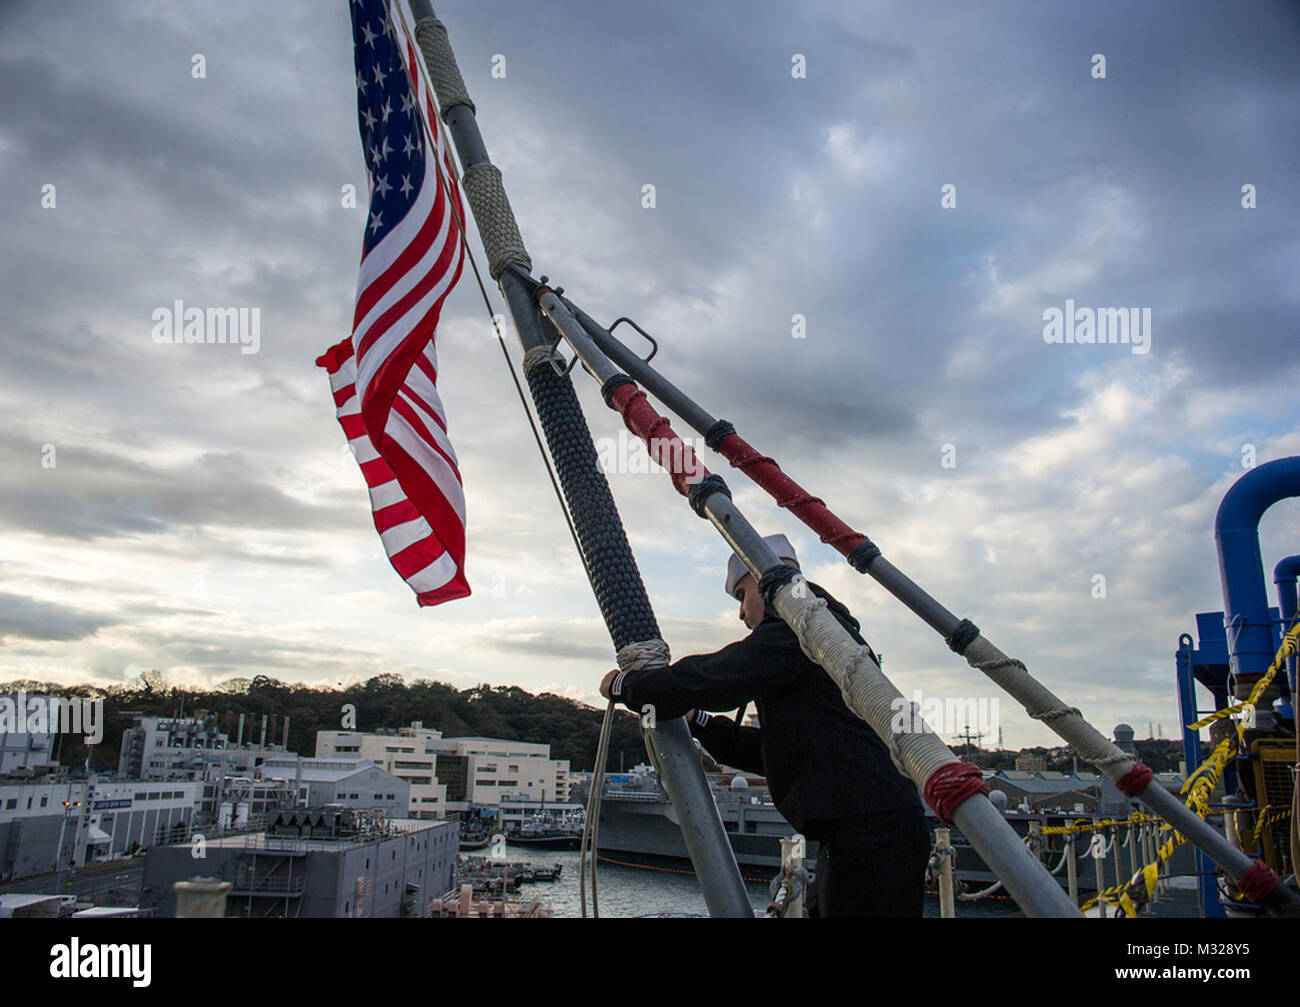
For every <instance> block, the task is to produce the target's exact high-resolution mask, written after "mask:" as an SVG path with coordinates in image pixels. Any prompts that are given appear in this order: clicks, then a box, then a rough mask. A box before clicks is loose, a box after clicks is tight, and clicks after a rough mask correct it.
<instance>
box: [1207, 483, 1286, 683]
mask: <svg viewBox="0 0 1300 1007" xmlns="http://www.w3.org/2000/svg"><path fill="white" fill-rule="evenodd" d="M1294 496H1300V457H1293V458H1279V459H1278V460H1277V461H1271V462H1267V463H1266V464H1264V465H1261V466H1259V467H1258V468H1255V469H1251V470H1250V471H1249V472H1247V473H1246V474H1245V475H1244V476H1242V477H1241V478H1240V479H1238V480H1237V481H1236V482H1235V483H1233V485H1232V488H1231V489H1230V490H1228V492H1227V493H1226V494H1225V495H1224V497H1223V502H1222V503H1221V504H1219V513H1218V514H1217V515H1216V516H1215V518H1214V538H1215V541H1216V542H1217V543H1218V548H1219V577H1220V580H1221V582H1222V584H1223V615H1224V624H1225V626H1226V627H1227V631H1228V653H1229V654H1230V655H1231V658H1232V668H1233V671H1234V672H1235V673H1236V674H1237V675H1239V676H1241V675H1250V676H1256V675H1262V674H1264V672H1266V671H1267V670H1268V666H1269V665H1270V664H1272V663H1273V656H1274V654H1276V653H1277V647H1276V646H1275V644H1274V636H1273V622H1272V619H1271V618H1270V616H1269V611H1268V594H1267V592H1266V590H1265V587H1264V561H1263V559H1262V558H1261V556H1260V552H1259V520H1260V518H1261V517H1263V516H1264V512H1265V511H1266V510H1268V509H1269V508H1270V507H1271V506H1273V504H1275V503H1277V502H1278V501H1279V500H1285V499H1286V498H1287V497H1294ZM1238 698H1241V697H1238Z"/></svg>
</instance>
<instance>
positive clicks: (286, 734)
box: [282, 716, 289, 749]
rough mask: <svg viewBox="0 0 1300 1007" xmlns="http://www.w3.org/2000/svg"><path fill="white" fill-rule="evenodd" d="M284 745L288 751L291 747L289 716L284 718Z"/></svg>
mask: <svg viewBox="0 0 1300 1007" xmlns="http://www.w3.org/2000/svg"><path fill="white" fill-rule="evenodd" d="M282 744H283V745H284V747H285V748H286V749H287V748H288V747H289V718H288V717H287V716H286V717H285V718H284V741H283V742H282Z"/></svg>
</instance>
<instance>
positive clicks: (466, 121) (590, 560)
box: [411, 0, 754, 918]
mask: <svg viewBox="0 0 1300 1007" xmlns="http://www.w3.org/2000/svg"><path fill="white" fill-rule="evenodd" d="M411 13H412V15H413V16H414V17H415V20H416V35H417V39H418V40H419V42H420V46H419V48H420V50H421V55H422V56H423V57H424V59H425V63H426V67H427V69H428V71H429V77H430V79H431V80H432V81H433V85H434V90H435V91H436V92H437V95H438V103H439V106H440V107H441V109H442V116H443V120H444V122H446V124H447V128H448V131H449V132H450V133H451V137H452V141H453V143H454V144H455V147H456V153H457V156H458V157H459V159H460V163H461V168H462V170H463V171H464V172H465V179H464V186H465V191H466V193H467V195H468V196H469V202H470V207H471V210H472V211H473V213H474V218H475V221H476V222H477V224H478V228H479V235H480V237H481V238H482V239H483V246H484V248H485V249H486V250H487V253H488V257H489V260H490V266H491V271H492V275H493V277H494V278H495V279H496V280H497V283H498V284H499V285H500V288H501V292H502V295H503V296H504V297H505V300H506V306H507V309H508V310H509V312H510V315H511V317H512V319H513V320H514V324H515V331H516V333H517V334H518V336H519V341H520V344H521V345H522V347H523V349H524V351H525V355H526V356H525V365H524V366H525V371H526V372H527V371H530V367H529V359H528V356H527V354H528V351H530V350H536V349H539V348H541V347H544V346H547V345H549V344H550V343H551V342H553V338H552V337H550V336H549V335H548V334H547V332H546V328H545V321H544V319H543V318H542V315H541V313H540V312H539V310H538V307H537V304H536V303H535V302H534V300H533V297H532V291H533V289H534V287H535V284H532V283H530V282H529V281H528V280H527V279H526V277H525V276H521V275H520V274H519V273H517V272H515V270H516V269H521V270H523V271H524V273H527V271H528V270H529V269H530V268H531V262H530V261H529V259H528V256H527V253H526V252H525V251H524V249H523V243H522V239H521V238H520V237H519V232H518V226H517V224H516V222H515V218H514V214H513V212H512V211H511V210H510V206H509V202H508V200H506V198H505V191H504V187H503V186H502V185H501V182H500V172H499V171H497V169H496V168H495V167H493V166H492V162H491V160H490V158H489V157H488V153H487V148H486V146H485V145H484V143H483V137H482V134H481V133H480V131H479V127H478V121H477V119H476V118H475V116H474V108H473V105H472V104H471V103H470V102H469V96H468V93H467V92H466V90H465V82H464V80H463V79H462V78H461V75H460V71H459V70H458V69H457V68H456V64H455V57H454V56H453V55H452V53H451V48H450V45H449V44H448V43H447V39H446V29H445V28H444V27H443V25H442V24H441V22H439V21H438V20H437V19H436V17H435V16H434V13H433V8H432V6H431V4H430V3H429V2H428V0H412V2H411ZM540 368H547V369H549V368H550V364H549V362H546V361H542V362H541V363H536V361H535V360H534V368H533V369H540ZM541 377H543V378H546V379H547V380H550V378H549V376H548V375H547V374H546V373H545V372H543V373H542V375H541ZM550 383H551V385H552V386H554V384H555V382H554V381H551V382H550ZM562 385H563V389H562V392H563V394H564V395H565V396H566V401H565V403H563V406H564V408H567V409H569V414H568V415H571V416H573V417H574V419H575V421H576V420H577V419H580V417H581V411H580V409H579V408H578V407H577V405H576V397H574V396H573V390H572V386H571V385H570V383H569V380H568V378H567V377H565V378H564V379H562ZM529 386H530V390H532V392H533V398H534V403H535V404H537V405H538V411H539V415H540V414H541V413H542V405H541V403H539V402H538V391H537V388H536V387H535V385H534V381H533V379H532V377H531V376H530V378H529ZM552 390H553V389H552ZM568 399H572V403H571V404H570V403H569V402H568ZM543 426H546V423H545V417H543ZM552 433H553V431H552V430H550V429H548V430H547V435H548V438H550V437H551V436H552ZM568 433H569V435H570V438H569V441H568V442H567V444H566V447H571V446H572V445H573V442H574V440H575V439H582V440H585V446H586V448H587V449H588V450H590V448H591V438H590V434H589V433H588V432H587V431H586V427H585V423H583V424H582V431H581V433H582V435H583V436H582V438H578V437H577V433H576V432H575V431H573V430H570V431H569V432H568ZM551 447H552V453H553V454H554V453H555V451H556V445H555V443H554V442H552V444H551ZM560 477H561V483H562V484H565V496H566V498H568V499H569V500H570V501H571V506H572V502H573V494H574V492H579V493H580V492H582V491H581V489H578V490H575V489H574V487H573V486H572V485H570V484H568V483H567V482H566V478H565V470H564V468H563V467H560ZM587 478H588V479H590V478H591V475H590V473H587ZM599 481H600V482H601V483H604V476H603V474H599ZM605 494H606V495H607V494H608V487H607V486H605ZM611 506H612V498H611ZM573 516H574V521H575V524H576V525H579V537H580V538H582V539H583V541H584V549H585V547H586V542H587V541H589V540H591V539H592V538H593V537H594V538H600V537H602V536H603V535H604V533H605V530H604V529H600V528H591V527H588V528H586V529H584V528H583V527H582V524H583V521H582V513H581V512H580V511H579V509H578V508H576V507H575V508H574V515H573ZM615 516H616V512H615ZM584 530H585V531H587V532H588V534H587V535H584V534H583V531H584ZM618 532H619V533H620V535H621V532H622V529H621V528H619V529H618ZM624 548H626V545H625V543H624ZM627 558H628V562H629V564H630V563H631V558H630V552H629V553H628V554H627ZM603 561H604V553H603V552H601V551H600V550H597V549H593V554H591V555H588V556H586V557H585V562H586V563H587V564H588V566H589V568H590V569H594V570H595V571H596V573H597V574H599V572H600V567H601V564H602V563H603ZM628 575H629V576H631V575H635V577H636V580H637V583H636V588H638V589H639V592H640V594H641V595H644V586H643V585H641V583H640V577H639V574H638V573H636V571H635V567H634V565H633V566H632V570H631V573H630V574H628ZM599 600H602V599H600V598H599V592H598V601H599ZM645 609H646V614H647V615H648V616H649V619H650V621H651V622H653V614H652V613H649V603H648V601H647V602H645ZM602 615H603V616H604V617H605V620H606V624H607V625H610V629H611V634H612V635H614V636H615V638H616V643H618V639H617V638H618V635H619V634H618V633H617V632H616V631H615V627H614V626H613V625H612V623H611V619H610V613H609V610H608V609H607V607H606V605H605V604H602ZM651 738H652V743H653V744H654V747H655V752H656V754H657V755H658V757H659V764H660V767H661V769H662V771H663V781H664V787H665V789H666V790H667V791H668V795H669V797H670V798H671V799H672V801H673V804H674V807H675V808H676V810H677V814H678V817H679V819H680V824H681V829H682V836H683V839H684V840H685V842H686V849H687V852H688V853H689V854H690V857H691V861H692V863H693V864H694V866H695V873H696V876H697V878H698V879H699V882H700V889H701V892H702V893H703V895H704V900H705V903H706V904H707V906H708V908H709V913H710V914H711V915H713V916H732V917H747V918H752V917H753V915H754V910H753V906H752V904H751V903H750V901H749V894H748V892H747V891H746V890H745V883H744V880H743V879H742V878H741V876H740V869H739V868H738V867H737V866H736V858H735V854H734V853H733V852H732V849H731V843H730V841H729V840H728V838H727V833H726V830H725V829H724V828H723V825H722V818H721V815H720V814H719V813H718V808H717V805H716V804H715V803H714V800H713V795H712V793H711V791H710V790H709V786H708V781H707V780H706V779H705V778H704V770H703V767H702V766H701V764H700V759H699V756H698V754H697V753H696V751H695V745H694V742H693V740H692V739H691V735H690V730H689V728H687V726H686V721H685V720H684V719H682V718H677V719H676V720H675V721H670V722H660V723H657V724H656V725H655V727H654V729H653V730H652V732H651Z"/></svg>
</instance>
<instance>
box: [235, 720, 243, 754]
mask: <svg viewBox="0 0 1300 1007" xmlns="http://www.w3.org/2000/svg"><path fill="white" fill-rule="evenodd" d="M235 746H236V747H237V748H242V747H243V746H244V715H243V714H242V713H241V714H240V715H239V740H238V741H236V742H235Z"/></svg>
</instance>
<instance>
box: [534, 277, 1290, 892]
mask: <svg viewBox="0 0 1300 1007" xmlns="http://www.w3.org/2000/svg"><path fill="white" fill-rule="evenodd" d="M557 301H558V299H557ZM561 306H562V307H563V308H564V309H565V311H566V313H568V317H569V318H570V319H576V321H577V322H578V325H579V328H580V329H581V331H582V334H583V336H584V337H585V339H586V340H587V341H588V342H590V343H591V344H593V345H594V346H595V347H596V348H597V350H598V352H601V353H603V354H606V355H607V360H612V361H613V362H614V363H615V364H617V365H618V366H620V367H622V368H623V369H624V370H625V371H626V372H627V374H628V375H629V376H630V377H631V378H634V379H636V380H638V381H640V382H641V383H643V384H645V385H646V387H647V388H648V389H650V390H651V391H652V392H653V393H654V394H655V395H656V397H658V398H659V399H660V400H661V401H663V402H664V403H665V404H666V405H668V407H669V408H670V409H672V410H673V411H674V412H676V413H677V414H678V415H679V416H682V417H683V419H684V420H685V421H686V422H687V423H688V424H689V425H690V426H691V427H692V428H694V429H695V430H696V431H697V432H698V433H700V434H701V435H703V436H704V438H705V443H706V444H707V445H708V446H709V447H711V448H712V449H714V450H716V451H718V452H719V453H721V454H722V455H723V457H725V458H727V460H728V461H729V462H731V463H732V465H733V466H735V467H737V468H741V466H742V463H743V468H742V471H744V472H745V474H746V475H748V476H749V477H750V478H751V479H753V480H754V482H756V483H758V485H759V486H761V487H762V488H763V489H764V490H766V491H767V492H768V493H769V494H771V495H772V496H773V497H774V498H775V499H776V500H777V503H778V504H781V505H783V506H785V505H788V508H787V509H789V510H790V512H791V513H792V514H794V515H795V516H796V517H798V518H799V519H800V520H801V521H803V522H804V524H806V525H807V526H808V527H809V528H811V529H812V530H813V531H815V532H817V533H818V536H819V537H820V538H821V540H822V541H823V542H826V543H827V544H829V545H832V546H834V548H835V549H836V550H837V551H838V552H840V553H841V554H843V555H844V556H845V557H846V559H848V560H849V561H850V562H851V563H852V564H853V566H854V568H855V569H857V570H859V571H860V572H863V573H866V574H868V575H869V576H871V577H872V578H873V579H874V580H875V581H876V582H877V583H879V584H880V585H881V586H882V587H884V588H885V589H886V590H887V591H889V592H890V593H891V594H892V595H894V597H896V598H898V599H899V600H900V601H901V602H903V604H904V605H905V606H907V608H909V609H910V610H911V611H912V612H914V613H915V614H916V615H917V616H919V617H920V618H921V620H922V621H923V622H925V623H926V625H928V626H930V627H931V628H932V629H934V630H935V631H936V632H937V633H939V634H940V635H941V636H942V637H943V638H944V640H945V642H947V643H948V646H949V647H950V648H951V649H952V650H953V651H954V652H956V653H958V654H960V655H961V656H963V657H964V658H965V659H966V661H967V663H969V664H970V665H971V667H973V668H975V669H976V670H978V671H981V672H983V673H984V674H985V675H986V676H987V677H988V678H990V679H991V680H992V681H993V682H994V683H995V684H997V685H998V686H999V687H1000V688H1002V689H1003V690H1004V691H1005V692H1006V693H1007V694H1008V695H1010V696H1011V697H1013V698H1014V699H1016V700H1017V701H1018V702H1019V703H1020V704H1021V705H1022V706H1023V707H1024V708H1025V710H1026V711H1027V712H1028V713H1029V715H1030V716H1031V717H1033V718H1035V719H1037V720H1040V721H1041V722H1042V723H1044V724H1045V725H1046V726H1048V727H1050V728H1051V729H1052V731H1053V732H1055V733H1056V734H1057V735H1058V736H1060V737H1061V738H1063V739H1064V740H1065V741H1066V742H1067V743H1069V744H1070V745H1071V746H1072V747H1073V748H1074V750H1075V751H1076V752H1078V754H1079V756H1080V757H1081V758H1083V759H1084V760H1085V761H1087V762H1089V763H1091V764H1092V765H1093V766H1095V767H1097V769H1098V770H1100V771H1101V772H1103V773H1105V774H1106V776H1107V777H1109V778H1110V779H1111V780H1112V781H1114V783H1115V785H1116V787H1118V788H1119V789H1120V791H1121V792H1122V793H1124V794H1126V795H1127V796H1129V797H1133V798H1135V799H1137V800H1139V801H1141V802H1142V803H1143V804H1144V805H1146V807H1147V808H1148V809H1149V810H1150V811H1152V812H1153V813H1154V814H1156V815H1157V816H1159V817H1161V818H1164V819H1166V820H1168V821H1171V822H1172V823H1173V824H1174V825H1175V826H1176V827H1177V828H1178V829H1179V830H1180V831H1181V832H1182V833H1183V834H1185V835H1186V836H1187V838H1188V839H1189V840H1190V841H1191V842H1192V843H1193V844H1194V845H1195V846H1196V847H1197V848H1198V849H1200V850H1201V851H1202V852H1204V853H1205V854H1206V855H1207V856H1208V857H1209V858H1210V859H1211V860H1213V861H1214V862H1215V863H1216V864H1218V865H1219V866H1220V867H1221V868H1222V869H1223V870H1224V872H1225V873H1226V874H1227V875H1228V876H1229V877H1230V878H1233V879H1238V878H1240V877H1242V876H1243V875H1244V874H1245V873H1246V872H1247V871H1249V870H1251V869H1252V862H1251V860H1250V858H1249V857H1247V856H1246V855H1245V854H1244V853H1242V852H1241V851H1240V850H1238V849H1236V848H1235V847H1234V846H1232V844H1231V843H1229V842H1228V841H1227V839H1226V838H1224V837H1223V836H1222V835H1220V834H1219V833H1218V832H1217V831H1216V830H1215V829H1213V828H1212V827H1211V826H1210V825H1208V824H1207V823H1205V822H1204V821H1201V820H1200V819H1198V818H1197V817H1196V815H1195V814H1193V813H1192V812H1191V811H1189V810H1188V809H1187V808H1186V807H1184V806H1183V804H1182V803H1181V802H1180V801H1178V800H1177V799H1176V798H1174V797H1172V796H1171V795H1170V794H1169V793H1167V792H1166V791H1165V789H1164V788H1163V787H1161V786H1159V785H1152V783H1153V776H1152V775H1151V773H1150V770H1149V769H1148V768H1146V767H1145V766H1142V764H1141V763H1140V762H1139V761H1138V760H1137V759H1135V758H1133V757H1132V756H1130V755H1127V754H1126V753H1125V752H1123V751H1122V750H1121V749H1120V748H1119V747H1118V746H1117V745H1116V744H1115V743H1114V742H1113V741H1111V740H1110V739H1108V738H1106V737H1105V736H1104V735H1102V734H1101V732H1099V731H1098V730H1097V729H1096V728H1094V727H1093V726H1092V725H1091V724H1089V723H1088V722H1087V721H1086V720H1085V719H1084V718H1083V715H1082V714H1081V713H1080V711H1079V710H1078V709H1077V708H1076V707H1073V706H1070V705H1069V704H1067V703H1065V702H1064V701H1062V700H1061V699H1060V698H1059V697H1057V696H1056V695H1054V694H1053V693H1052V691H1051V690H1050V689H1048V688H1047V687H1046V686H1044V685H1043V684H1042V683H1040V682H1039V681H1038V680H1036V679H1035V678H1034V677H1033V676H1031V675H1030V674H1029V672H1028V669H1027V668H1026V667H1025V665H1024V663H1023V662H1022V661H1019V660H1017V659H1015V658H1010V657H1008V656H1007V655H1006V654H1004V653H1003V652H1002V651H1001V650H999V649H998V648H997V647H996V646H994V645H993V644H992V643H991V642H990V641H989V640H988V639H987V638H986V637H984V636H983V635H982V634H981V633H980V632H979V630H978V628H977V627H976V626H975V625H974V624H973V623H971V622H970V620H967V619H959V618H958V617H957V616H955V615H954V614H953V613H951V612H949V611H948V610H947V609H946V608H944V607H943V606H942V605H941V604H940V603H939V602H938V601H936V600H935V599H934V598H933V597H932V596H931V595H930V594H928V593H927V592H926V591H924V590H922V589H921V588H920V587H919V586H918V585H917V584H916V583H915V582H913V581H912V580H911V579H910V578H908V577H907V576H906V575H905V574H904V573H903V572H902V571H900V570H899V569H898V568H897V567H895V566H894V565H893V564H892V563H890V562H889V561H888V560H887V559H885V558H884V556H883V555H882V554H881V550H880V548H879V547H878V546H877V545H876V544H875V543H873V542H871V540H870V539H868V538H867V537H866V536H865V535H861V534H860V533H858V532H855V531H853V529H851V528H850V527H849V526H848V525H847V524H845V523H844V522H843V521H842V520H840V518H838V517H837V516H836V515H835V514H834V513H832V512H831V511H830V510H829V509H828V508H827V507H826V506H825V504H824V503H822V502H821V501H820V499H819V498H817V497H814V496H812V494H810V493H808V491H807V490H805V489H804V488H803V487H802V486H800V485H799V484H798V483H796V482H795V481H794V480H793V479H791V478H790V477H789V476H788V475H786V474H785V473H784V472H782V471H781V469H780V467H779V466H778V465H777V464H776V462H775V461H773V460H771V459H769V458H767V456H765V455H760V454H759V453H758V452H757V451H756V450H755V449H754V448H753V446H752V445H750V444H749V443H748V442H746V441H745V440H744V439H743V438H742V437H740V435H739V434H738V433H736V432H735V427H734V425H733V424H731V423H729V422H727V421H724V420H718V419H716V418H715V417H713V416H711V415H710V414H709V413H707V412H706V411H705V410H704V409H702V408H701V407H700V406H699V405H698V404H697V403H695V402H694V401H693V400H691V399H690V398H689V397H688V396H686V395H685V394H684V393H683V392H682V391H681V390H680V389H678V388H677V387H676V386H674V385H673V384H672V383H671V382H669V381H667V380H666V379H665V378H664V377H663V376H662V375H661V374H659V373H658V371H656V370H655V369H654V368H653V367H651V366H650V365H649V364H647V363H646V362H645V361H644V360H642V359H641V358H640V357H638V356H637V355H636V354H635V353H633V352H632V351H631V350H629V349H628V348H627V347H626V346H624V345H623V344H622V343H621V342H620V341H619V340H618V339H616V338H615V337H614V336H613V335H611V334H610V333H609V332H608V331H607V330H605V329H604V328H602V327H601V326H600V325H599V324H598V323H597V322H595V321H594V320H593V319H592V318H590V316H588V315H586V314H585V313H584V312H582V311H581V309H579V308H577V307H576V306H574V305H572V303H571V302H569V301H567V300H566V301H564V302H563V303H562V305H561ZM547 314H548V316H550V315H551V314H552V312H549V311H548V312H547ZM552 322H554V318H552ZM565 335H566V338H568V333H565ZM569 341H570V342H571V343H573V340H572V339H570V340H569ZM611 366H612V365H611ZM783 502H784V503H783ZM1138 767H1141V768H1138ZM1269 904H1270V907H1271V908H1276V909H1282V908H1285V910H1286V911H1287V912H1288V913H1292V912H1294V913H1300V896H1297V895H1296V894H1295V893H1294V892H1292V891H1291V890H1290V889H1289V888H1287V887H1286V886H1284V885H1276V886H1275V890H1274V891H1273V892H1272V893H1271V894H1270V896H1269Z"/></svg>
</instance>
